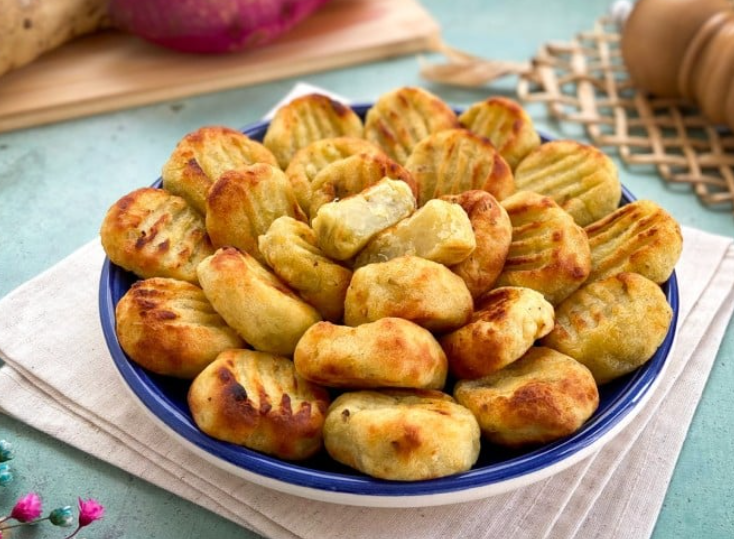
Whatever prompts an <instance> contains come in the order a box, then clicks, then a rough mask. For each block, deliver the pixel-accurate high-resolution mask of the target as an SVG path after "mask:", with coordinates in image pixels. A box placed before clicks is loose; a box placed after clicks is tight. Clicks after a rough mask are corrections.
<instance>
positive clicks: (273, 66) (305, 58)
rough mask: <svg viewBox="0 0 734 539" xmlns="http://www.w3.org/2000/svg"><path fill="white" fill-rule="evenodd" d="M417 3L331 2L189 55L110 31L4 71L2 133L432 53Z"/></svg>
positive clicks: (435, 30) (433, 36)
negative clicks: (243, 44)
mask: <svg viewBox="0 0 734 539" xmlns="http://www.w3.org/2000/svg"><path fill="white" fill-rule="evenodd" d="M438 36H439V27H438V25H437V24H436V22H435V21H434V20H433V19H432V18H431V16H430V15H429V14H428V13H427V12H426V11H425V10H424V9H423V8H422V7H421V6H420V4H419V3H418V2H417V1H416V0H332V1H331V2H329V3H328V4H326V5H325V6H324V7H322V8H321V9H320V10H318V11H317V12H316V13H314V14H313V15H312V16H311V17H309V18H308V19H306V20H305V21H303V22H302V23H301V24H300V25H299V26H297V27H296V28H294V29H293V30H291V31H290V32H289V33H287V34H285V35H283V36H282V37H281V38H280V39H278V40H277V41H276V42H273V43H271V44H269V45H267V46H264V47H261V48H259V49H253V50H249V51H242V52H239V53H235V54H229V55H216V56H212V55H191V54H182V53H177V52H175V51H170V50H167V49H163V48H160V47H157V46H155V45H151V44H149V43H146V42H144V41H142V40H140V39H138V38H136V37H134V36H130V35H126V34H123V33H121V32H116V31H105V32H100V33H98V34H93V35H90V36H87V37H83V38H80V39H77V40H75V41H72V42H71V43H68V44H66V45H64V46H63V47H61V48H59V49H57V50H55V51H52V52H50V53H48V54H46V55H44V56H42V57H41V58H39V59H38V60H36V61H35V62H33V63H32V64H29V65H27V66H25V67H23V68H20V69H18V70H16V71H11V72H10V73H7V74H5V75H4V76H2V77H0V132H2V131H8V130H11V129H18V128H22V127H30V126H34V125H40V124H44V123H50V122H55V121H59V120H65V119H68V118H74V117H79V116H86V115H90V114H97V113H100V112H107V111H112V110H119V109H123V108H127V107H134V106H140V105H146V104H150V103H155V102H158V101H164V100H169V99H176V98H181V97H186V96H191V95H196V94H202V93H206V92H213V91H217V90H223V89H227V88H234V87H241V86H247V85H250V84H255V83H260V82H265V81H269V80H274V79H278V78H285V77H290V76H296V75H302V74H304V73H309V72H314V71H320V70H325V69H331V68H336V67H342V66H346V65H350V64H356V63H360V62H366V61H370V60H377V59H381V58H386V57H390V56H396V55H401V54H408V53H413V52H417V51H421V50H429V49H431V48H432V46H433V44H434V43H435V42H436V40H437V39H438Z"/></svg>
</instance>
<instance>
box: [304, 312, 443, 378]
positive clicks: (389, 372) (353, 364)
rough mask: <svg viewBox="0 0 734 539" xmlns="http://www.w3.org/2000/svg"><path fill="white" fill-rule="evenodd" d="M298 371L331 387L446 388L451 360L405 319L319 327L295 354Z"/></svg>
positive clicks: (427, 334)
mask: <svg viewBox="0 0 734 539" xmlns="http://www.w3.org/2000/svg"><path fill="white" fill-rule="evenodd" d="M293 361H294V363H295V366H296V372H298V374H300V375H301V376H303V377H304V378H306V379H307V380H310V381H312V382H314V383H317V384H321V385H324V386H328V387H342V388H356V389H364V388H376V387H414V388H429V389H443V386H444V383H445V382H446V374H447V372H448V366H447V363H446V355H445V354H444V352H443V350H442V349H441V346H440V345H439V344H438V342H437V341H436V339H435V338H434V337H433V335H432V334H431V333H430V332H429V331H428V330H426V329H424V328H422V327H420V326H418V325H417V324H414V323H412V322H409V321H408V320H404V319H402V318H381V319H380V320H377V321H375V322H371V323H367V324H362V325H360V326H358V327H356V328H352V327H349V326H341V325H336V324H331V323H329V322H319V323H318V324H314V325H313V326H311V327H310V328H309V329H308V331H306V333H304V335H303V337H302V338H301V340H300V341H298V345H297V346H296V351H295V353H294V355H293Z"/></svg>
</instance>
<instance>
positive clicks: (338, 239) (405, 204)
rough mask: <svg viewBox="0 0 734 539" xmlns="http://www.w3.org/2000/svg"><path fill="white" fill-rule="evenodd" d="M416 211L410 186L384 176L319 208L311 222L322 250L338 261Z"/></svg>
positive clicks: (355, 251) (349, 256)
mask: <svg viewBox="0 0 734 539" xmlns="http://www.w3.org/2000/svg"><path fill="white" fill-rule="evenodd" d="M413 211H415V197H414V196H413V191H411V189H410V186H409V185H408V184H407V183H405V182H403V181H399V180H393V179H391V178H383V179H382V180H380V181H379V182H377V183H376V184H374V185H372V186H370V187H368V188H367V189H365V190H364V191H362V192H361V193H359V194H357V195H352V196H350V197H347V198H345V199H342V200H338V201H335V202H329V203H327V204H324V205H323V206H321V207H320V208H319V211H318V213H317V214H316V217H314V219H313V221H312V222H311V225H312V227H313V230H314V232H315V233H316V238H317V239H318V242H319V246H320V247H321V249H322V250H323V251H324V252H325V253H326V254H327V255H328V256H329V257H331V258H333V259H334V260H348V259H350V258H352V257H353V256H354V255H356V254H357V253H358V252H359V251H360V250H362V249H363V248H364V246H365V245H367V243H368V242H369V241H370V240H371V239H372V238H373V237H374V236H375V234H377V233H378V232H380V231H382V230H384V229H386V228H387V227H389V226H392V225H394V224H395V223H397V222H398V221H400V220H401V219H404V218H405V217H408V216H409V215H410V214H411V213H413Z"/></svg>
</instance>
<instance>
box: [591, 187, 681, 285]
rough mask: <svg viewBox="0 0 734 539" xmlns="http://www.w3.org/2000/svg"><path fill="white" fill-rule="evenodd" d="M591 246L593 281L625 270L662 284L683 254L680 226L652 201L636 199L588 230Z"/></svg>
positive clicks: (593, 224)
mask: <svg viewBox="0 0 734 539" xmlns="http://www.w3.org/2000/svg"><path fill="white" fill-rule="evenodd" d="M585 231H586V234H587V236H588V237H589V245H590V246H591V274H590V275H589V280H590V281H597V280H600V279H603V278H605V277H608V276H610V275H614V274H615V273H620V272H623V271H628V272H633V273H639V274H640V275H644V276H645V277H647V278H648V279H650V280H652V281H654V282H656V283H658V284H662V283H664V282H665V281H667V280H668V278H669V277H670V275H671V274H672V273H673V269H674V268H675V265H676V263H677V262H678V259H679V258H680V254H681V251H682V250H683V236H682V235H681V230H680V225H679V224H678V222H677V221H676V220H675V219H673V217H672V216H671V215H670V214H669V213H668V212H666V211H665V210H664V209H663V208H661V207H660V206H659V205H657V204H656V203H655V202H652V201H650V200H636V201H635V202H632V203H630V204H627V205H625V206H622V207H621V208H619V209H618V210H616V211H615V212H614V213H612V214H610V215H608V216H606V217H604V218H603V219H600V220H599V221H597V222H595V223H592V224H591V225H589V226H587V227H586V228H585Z"/></svg>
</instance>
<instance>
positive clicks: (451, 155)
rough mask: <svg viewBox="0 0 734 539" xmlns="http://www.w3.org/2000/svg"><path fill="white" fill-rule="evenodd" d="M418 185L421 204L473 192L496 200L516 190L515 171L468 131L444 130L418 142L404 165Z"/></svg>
mask: <svg viewBox="0 0 734 539" xmlns="http://www.w3.org/2000/svg"><path fill="white" fill-rule="evenodd" d="M405 168H407V169H408V170H409V171H410V172H411V174H413V177H414V178H415V181H416V183H417V184H418V205H419V206H422V205H423V204H425V203H426V202H427V201H428V200H430V199H432V198H438V197H441V196H443V195H456V194H459V193H463V192H464V191H469V190H472V189H481V190H483V191H487V192H488V193H491V194H492V195H493V196H494V197H495V198H496V199H497V200H502V199H504V198H507V197H508V196H509V195H511V194H512V193H513V192H514V191H515V181H514V178H513V175H512V170H511V169H510V166H509V165H508V164H507V162H506V161H505V160H504V159H503V158H502V156H501V155H500V154H499V152H498V151H497V150H496V149H495V148H494V146H493V145H492V143H491V142H490V141H489V140H488V139H486V138H484V137H480V136H479V135H476V134H474V133H472V132H471V131H469V130H467V129H445V130H442V131H440V132H438V133H434V134H431V135H429V136H427V137H425V138H423V139H421V141H420V142H418V143H417V144H416V145H415V148H413V151H412V153H411V154H410V157H409V158H408V160H407V162H406V163H405Z"/></svg>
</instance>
